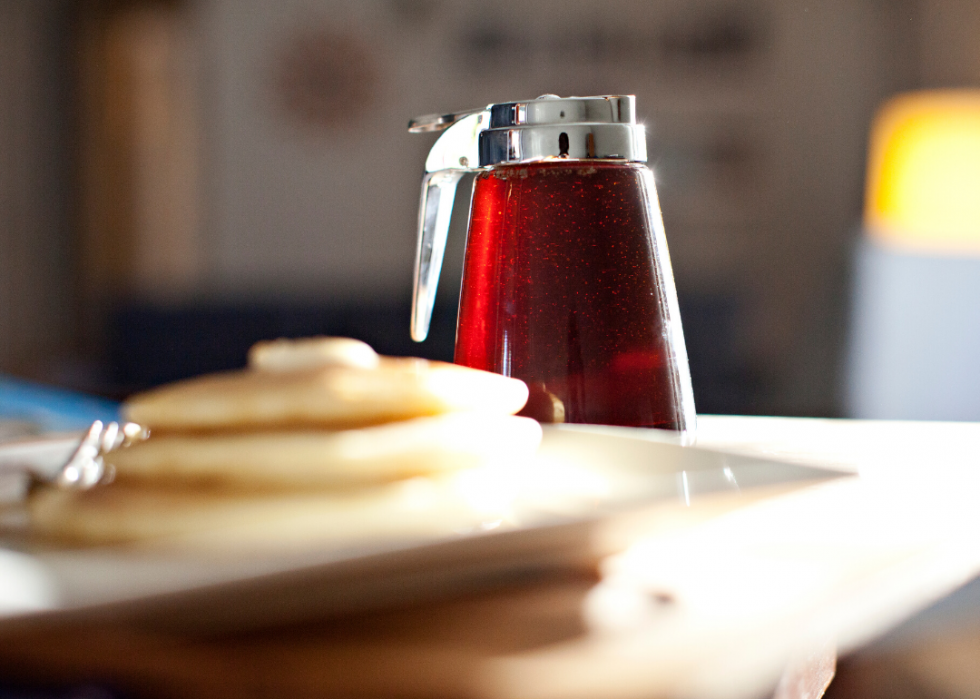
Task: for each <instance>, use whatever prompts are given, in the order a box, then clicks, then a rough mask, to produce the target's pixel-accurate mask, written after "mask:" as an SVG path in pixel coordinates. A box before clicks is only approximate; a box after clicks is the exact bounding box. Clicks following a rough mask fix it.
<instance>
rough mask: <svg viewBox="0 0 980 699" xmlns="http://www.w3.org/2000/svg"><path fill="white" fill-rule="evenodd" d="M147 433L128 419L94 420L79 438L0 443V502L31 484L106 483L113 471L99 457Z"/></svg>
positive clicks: (84, 485)
mask: <svg viewBox="0 0 980 699" xmlns="http://www.w3.org/2000/svg"><path fill="white" fill-rule="evenodd" d="M147 436H149V431H148V430H147V429H146V428H144V427H142V426H140V425H137V424H135V423H132V422H124V423H122V424H120V423H118V422H102V420H96V421H94V422H93V423H92V424H91V426H89V428H88V430H86V431H85V434H84V435H83V436H82V438H81V441H78V438H77V437H74V438H63V437H53V438H47V439H44V438H42V439H38V440H32V441H30V442H20V443H11V444H5V445H0V502H4V501H10V500H17V499H20V498H22V497H23V496H24V495H26V493H27V491H28V490H29V489H30V488H31V487H33V486H35V485H52V486H54V487H57V488H62V489H65V490H87V489H89V488H93V487H95V486H96V485H99V484H101V483H108V482H110V481H111V480H112V479H113V476H114V475H115V473H114V471H113V469H112V467H111V466H106V464H105V461H104V459H103V457H104V456H105V455H106V454H107V453H108V452H110V451H112V450H114V449H119V448H122V447H126V446H129V445H131V444H133V443H135V442H138V441H141V440H143V439H146V437H147Z"/></svg>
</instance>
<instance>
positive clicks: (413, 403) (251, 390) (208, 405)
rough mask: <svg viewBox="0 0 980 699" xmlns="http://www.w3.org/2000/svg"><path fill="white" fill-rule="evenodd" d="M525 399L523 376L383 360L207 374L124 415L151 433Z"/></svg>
mask: <svg viewBox="0 0 980 699" xmlns="http://www.w3.org/2000/svg"><path fill="white" fill-rule="evenodd" d="M526 400H527V387H526V386H525V385H524V383H523V382H522V381H519V380H517V379H511V378H507V377H504V376H500V375H498V374H491V373H489V372H485V371H479V370H476V369H469V368H467V367H462V366H458V365H455V364H446V363H444V362H433V361H427V360H424V359H407V358H405V359H403V358H387V357H386V358H382V359H381V360H380V361H379V364H378V366H377V367H375V368H363V367H353V366H336V365H335V366H327V367H320V368H315V369H304V370H297V371H284V372H279V371H249V370H244V371H232V372H226V373H222V374H210V375H206V376H201V377H198V378H193V379H188V380H186V381H179V382H177V383H173V384H168V385H166V386H161V387H160V388H156V389H153V390H150V391H147V392H145V393H141V394H137V395H136V396H134V397H132V398H131V399H130V400H128V401H127V402H126V403H125V404H124V406H123V414H124V416H125V418H126V419H127V420H130V421H132V422H136V423H139V424H141V425H143V426H145V427H148V428H150V430H151V431H164V432H168V431H212V430H231V431H244V430H255V429H260V430H261V429H285V428H300V427H326V428H332V429H342V428H350V427H360V426H365V425H372V424H380V423H384V422H391V421H395V420H407V419H410V418H414V417H423V416H432V415H440V414H444V413H450V412H454V411H469V412H477V413H482V414H488V415H509V414H513V413H516V412H517V411H518V410H520V409H521V408H522V407H523V405H524V403H525V401H526Z"/></svg>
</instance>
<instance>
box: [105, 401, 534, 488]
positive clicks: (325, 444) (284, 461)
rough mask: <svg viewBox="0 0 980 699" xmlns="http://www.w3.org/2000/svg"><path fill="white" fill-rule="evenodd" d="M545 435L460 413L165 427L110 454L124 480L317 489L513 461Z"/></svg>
mask: <svg viewBox="0 0 980 699" xmlns="http://www.w3.org/2000/svg"><path fill="white" fill-rule="evenodd" d="M540 441H541V427H540V426H539V425H538V423H536V422H535V421H534V420H531V419H529V418H522V417H512V416H509V415H480V414H475V413H455V414H450V415H442V416H438V417H427V418H416V419H413V420H406V421H402V422H394V423H390V424H386V425H378V426H373V427H363V428H359V429H350V430H330V431H328V430H303V431H276V432H247V433H217V434H211V435H201V434H190V435H188V434H170V435H166V434H164V435H160V436H152V437H150V439H148V440H147V441H145V442H142V443H139V444H135V445H133V446H131V447H129V448H127V449H120V450H117V451H115V452H111V453H109V454H107V455H106V457H105V461H106V463H108V464H111V465H112V466H113V467H114V468H115V470H116V478H117V479H118V480H119V481H120V482H122V481H133V482H137V481H140V482H143V483H144V484H147V485H167V484H174V483H178V484H185V485H191V484H195V485H201V486H221V487H231V488H243V489H248V488H252V489H262V488H268V489H279V490H281V489H287V488H295V489H316V488H336V487H349V486H353V485H371V484H376V483H380V482H385V481H391V480H396V479H399V478H410V477H412V476H418V475H425V474H430V473H439V472H444V471H453V470H458V469H464V468H472V467H476V466H482V465H484V464H487V463H489V462H492V461H494V460H504V461H512V460H515V459H519V458H522V457H527V456H530V455H531V454H533V453H534V451H535V449H536V448H537V446H538V444H539V443H540Z"/></svg>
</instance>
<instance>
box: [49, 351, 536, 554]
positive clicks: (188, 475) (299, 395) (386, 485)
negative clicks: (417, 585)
mask: <svg viewBox="0 0 980 699" xmlns="http://www.w3.org/2000/svg"><path fill="white" fill-rule="evenodd" d="M526 400H527V388H526V386H525V385H524V384H523V383H522V382H520V381H517V380H515V379H510V378H506V377H503V376H499V375H496V374H490V373H487V372H482V371H477V370H474V369H468V368H465V367H460V366H457V365H454V364H445V363H442V362H432V361H426V360H421V359H409V358H390V357H379V356H378V355H377V354H375V353H374V351H373V350H372V349H371V348H370V347H369V346H367V345H365V344H364V343H361V342H358V341H355V340H347V339H341V338H315V339H308V340H291V341H290V340H277V341H275V342H269V343H260V344H259V345H256V346H255V347H253V348H252V351H251V352H250V354H249V366H248V368H247V369H244V370H241V371H236V372H229V373H224V374H214V375H209V376H202V377H199V378H195V379H191V380H188V381H182V382H178V383H175V384H171V385H168V386H163V387H161V388H158V389H155V390H152V391H149V392H146V393H143V394H139V395H136V396H134V397H133V398H132V399H130V400H129V401H128V402H127V403H126V404H125V405H124V410H123V412H124V416H125V418H126V419H128V420H131V421H133V422H137V423H139V424H141V425H143V426H145V427H147V428H149V430H150V433H151V436H150V438H149V439H148V440H146V441H145V442H142V443H139V444H136V445H134V446H131V447H128V448H124V449H119V450H117V451H114V452H111V453H110V454H108V455H107V456H106V457H105V460H106V463H107V465H108V466H110V467H111V469H112V470H114V472H115V479H114V481H113V482H112V483H110V484H107V485H100V486H97V487H96V488H94V489H92V490H89V491H84V492H69V491H63V490H57V489H54V488H44V489H41V490H39V491H38V492H36V493H35V494H34V495H33V496H32V498H31V503H30V507H31V515H32V523H33V528H34V530H35V531H37V532H39V533H40V534H42V535H45V536H53V537H56V538H58V539H59V540H71V541H74V542H77V543H82V544H119V543H130V544H133V543H139V544H141V545H163V546H171V545H176V546H181V547H186V546H203V547H206V548H209V549H214V548H219V549H220V548H227V547H231V548H234V549H236V550H237V549H240V548H241V547H251V548H270V547H271V548H276V549H278V548H281V547H289V546H293V545H299V544H308V543H312V542H323V541H332V542H334V543H337V542H350V543H351V544H355V543H358V542H360V541H364V540H371V539H377V538H383V539H392V538H402V537H405V538H417V537H423V536H424V537H429V536H440V535H448V534H452V533H457V532H460V531H465V530H468V529H472V528H474V527H479V526H481V524H485V523H487V522H496V521H499V520H500V519H501V518H502V517H503V516H504V512H503V510H504V509H505V503H503V502H501V499H500V498H499V497H498V498H496V500H495V499H494V497H492V496H493V491H494V488H493V487H492V486H488V485H487V484H488V483H491V482H493V479H494V475H493V471H494V469H496V468H498V467H499V465H500V464H504V465H510V466H513V465H514V464H515V463H517V462H519V461H520V460H521V459H523V458H526V457H528V456H529V455H531V454H533V452H534V451H535V449H536V448H537V446H538V444H539V442H540V439H541V429H540V427H539V426H538V424H537V423H536V422H534V421H533V420H530V419H528V418H522V417H516V416H514V413H516V412H517V411H518V410H520V409H521V407H522V406H523V405H524V403H525V401H526ZM473 474H482V475H480V476H479V477H476V478H475V477H474V475H473ZM488 474H489V476H488ZM488 477H489V478H490V480H489V481H488V480H486V479H487V478H488ZM474 478H475V479H474ZM481 478H482V479H484V480H482V481H481V480H480V479H481ZM498 480H499V479H498ZM498 485H499V484H498Z"/></svg>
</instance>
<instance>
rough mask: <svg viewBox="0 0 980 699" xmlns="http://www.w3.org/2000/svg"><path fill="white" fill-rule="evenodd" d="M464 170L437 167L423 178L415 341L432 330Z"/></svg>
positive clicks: (414, 305)
mask: <svg viewBox="0 0 980 699" xmlns="http://www.w3.org/2000/svg"><path fill="white" fill-rule="evenodd" d="M464 174H465V171H464V170H438V171H437V172H427V173H425V176H424V177H423V178H422V197H421V199H420V201H419V232H418V246H417V248H416V250H415V282H414V285H413V291H412V339H413V340H415V341H416V342H422V341H423V340H425V338H426V337H427V336H428V334H429V323H430V321H431V320H432V307H433V305H434V304H435V302H436V289H437V288H438V286H439V273H440V272H441V271H442V258H443V255H444V254H445V252H446V238H447V234H448V233H449V221H450V219H451V218H452V214H453V200H454V199H455V198H456V185H458V184H459V180H460V179H461V178H462V177H463V175H464Z"/></svg>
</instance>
